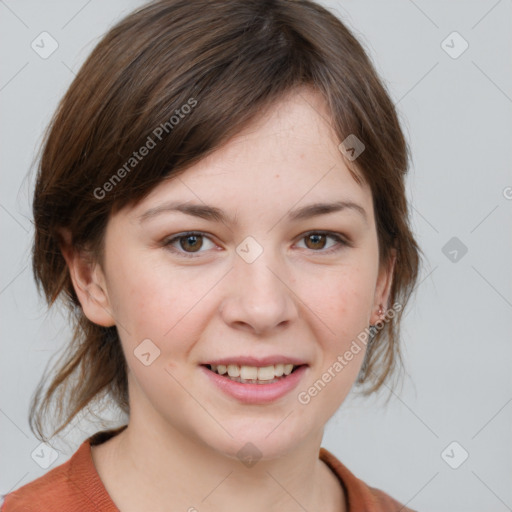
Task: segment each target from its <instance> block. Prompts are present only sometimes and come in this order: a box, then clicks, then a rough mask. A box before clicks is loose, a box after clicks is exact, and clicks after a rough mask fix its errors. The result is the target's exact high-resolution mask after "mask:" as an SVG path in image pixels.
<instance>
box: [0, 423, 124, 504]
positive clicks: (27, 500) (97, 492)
mask: <svg viewBox="0 0 512 512" xmlns="http://www.w3.org/2000/svg"><path fill="white" fill-rule="evenodd" d="M104 437H105V433H104V432H99V433H96V434H95V435H93V436H91V437H90V438H88V439H86V440H85V441H84V442H83V443H82V444H81V445H80V447H79V448H78V449H77V450H76V452H75V453H74V454H73V455H72V456H71V458H70V459H69V460H67V461H66V462H64V463H63V464H61V465H60V466H57V467H55V468H53V469H52V470H50V471H48V472H47V473H45V474H44V475H43V476H41V477H39V478H37V479H35V480H33V481H32V482H29V483H27V484H25V485H23V486H22V487H20V488H19V489H16V490H15V491H13V492H10V493H9V494H7V495H5V496H2V498H3V503H2V505H1V507H0V512H40V511H41V510H43V509H44V510H51V511H52V512H87V511H96V512H97V511H98V510H102V511H109V512H118V510H117V508H116V507H115V506H114V504H113V503H112V501H111V500H110V497H109V496H108V494H107V492H106V489H105V488H104V486H103V483H102V482H101V480H100V478H99V475H98V473H97V471H96V469H95V467H94V463H93V461H92V457H91V444H96V442H97V441H98V440H102V439H103V438H104Z"/></svg>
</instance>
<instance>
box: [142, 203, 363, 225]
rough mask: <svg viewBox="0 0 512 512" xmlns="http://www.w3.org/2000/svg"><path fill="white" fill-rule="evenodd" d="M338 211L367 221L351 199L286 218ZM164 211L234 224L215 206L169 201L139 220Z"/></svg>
mask: <svg viewBox="0 0 512 512" xmlns="http://www.w3.org/2000/svg"><path fill="white" fill-rule="evenodd" d="M340 211H355V212H357V213H358V214H360V215H361V216H362V217H363V220H364V221H365V223H368V217H367V215H366V210H365V209H364V208H363V207H362V206H361V205H359V204H357V203H354V202H353V201H336V202H333V203H314V204H310V205H307V206H302V207H301V208H297V209H295V210H292V211H290V212H288V215H287V218H288V220H290V221H298V220H305V219H310V218H312V217H317V216H319V215H327V214H329V213H335V212H340ZM164 212H181V213H184V214H186V215H191V216H193V217H199V218H201V219H205V220H209V221H212V222H222V223H224V224H229V225H234V224H236V220H235V219H234V218H232V217H229V216H228V215H227V214H226V213H225V212H224V211H223V210H221V209H220V208H217V207H215V206H209V205H206V204H194V203H181V202H176V201H174V202H169V203H164V204H161V205H159V206H156V207H154V208H150V209H149V210H147V211H146V212H144V213H143V214H142V215H140V216H139V217H138V219H139V222H141V223H142V222H144V221H146V220H148V219H150V218H153V217H155V216H157V215H159V214H161V213H164Z"/></svg>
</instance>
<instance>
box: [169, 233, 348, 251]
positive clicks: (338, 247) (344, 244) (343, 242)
mask: <svg viewBox="0 0 512 512" xmlns="http://www.w3.org/2000/svg"><path fill="white" fill-rule="evenodd" d="M198 235H199V236H203V237H204V238H208V240H210V238H209V237H208V236H207V235H206V233H203V232H202V231H187V232H185V233H180V234H178V235H176V236H173V237H171V238H166V239H165V240H163V242H162V245H163V246H164V247H166V248H168V249H169V250H171V251H172V252H174V253H175V254H179V255H180V256H184V257H185V258H198V257H199V256H200V254H201V252H202V251H199V252H198V253H187V252H184V251H179V250H176V249H175V248H172V247H171V245H172V244H173V243H174V242H176V241H178V240H180V239H181V238H186V237H188V236H198ZM310 235H326V236H327V237H328V238H332V239H333V240H335V241H336V242H338V244H339V245H335V246H333V247H331V248H330V249H327V250H325V251H324V250H318V251H315V250H314V249H310V250H311V251H313V252H317V253H320V254H332V253H335V252H338V251H340V250H341V249H343V248H344V247H351V246H352V244H351V243H349V242H348V241H347V240H345V239H344V238H342V237H341V236H340V235H338V234H336V233H333V232H331V231H309V232H308V233H306V234H304V235H302V236H301V238H300V240H303V239H305V238H307V237H308V236H310ZM210 241H211V240H210ZM196 254H197V255H196Z"/></svg>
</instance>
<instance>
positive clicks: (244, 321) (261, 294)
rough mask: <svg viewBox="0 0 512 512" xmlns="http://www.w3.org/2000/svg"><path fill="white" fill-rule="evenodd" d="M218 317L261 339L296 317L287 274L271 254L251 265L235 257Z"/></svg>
mask: <svg viewBox="0 0 512 512" xmlns="http://www.w3.org/2000/svg"><path fill="white" fill-rule="evenodd" d="M229 279H230V281H229V286H228V291H227V292H226V296H225V298H224V300H223V302H222V306H221V315H222V317H223V320H224V321H225V322H226V323H227V324H228V325H230V326H231V327H234V328H237V329H243V330H246V331H251V332H252V333H254V334H257V335H264V334H266V333H268V332H271V331H272V330H275V329H277V328H284V327H285V326H286V325H288V324H290V323H291V322H293V320H295V319H296V318H297V317H298V311H297V304H296V300H297V299H296V296H295V294H294V292H293V290H292V289H291V287H290V277H289V271H288V270H287V269H286V266H285V264H284V263H283V262H282V261H281V260H280V259H279V258H277V257H275V255H273V254H272V253H271V251H270V250H264V251H263V253H262V254H261V255H260V256H259V257H258V258H257V259H256V260H255V261H253V262H252V263H248V262H247V261H245V260H244V259H243V258H241V257H238V256H237V257H236V258H235V262H234V269H233V270H232V271H231V272H230V273H229Z"/></svg>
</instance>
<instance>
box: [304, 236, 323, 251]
mask: <svg viewBox="0 0 512 512" xmlns="http://www.w3.org/2000/svg"><path fill="white" fill-rule="evenodd" d="M324 236H325V235H309V237H308V239H309V240H311V239H313V245H315V244H318V243H319V241H318V239H322V238H323V237H324ZM315 248H318V247H315ZM320 248H321V247H320Z"/></svg>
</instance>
